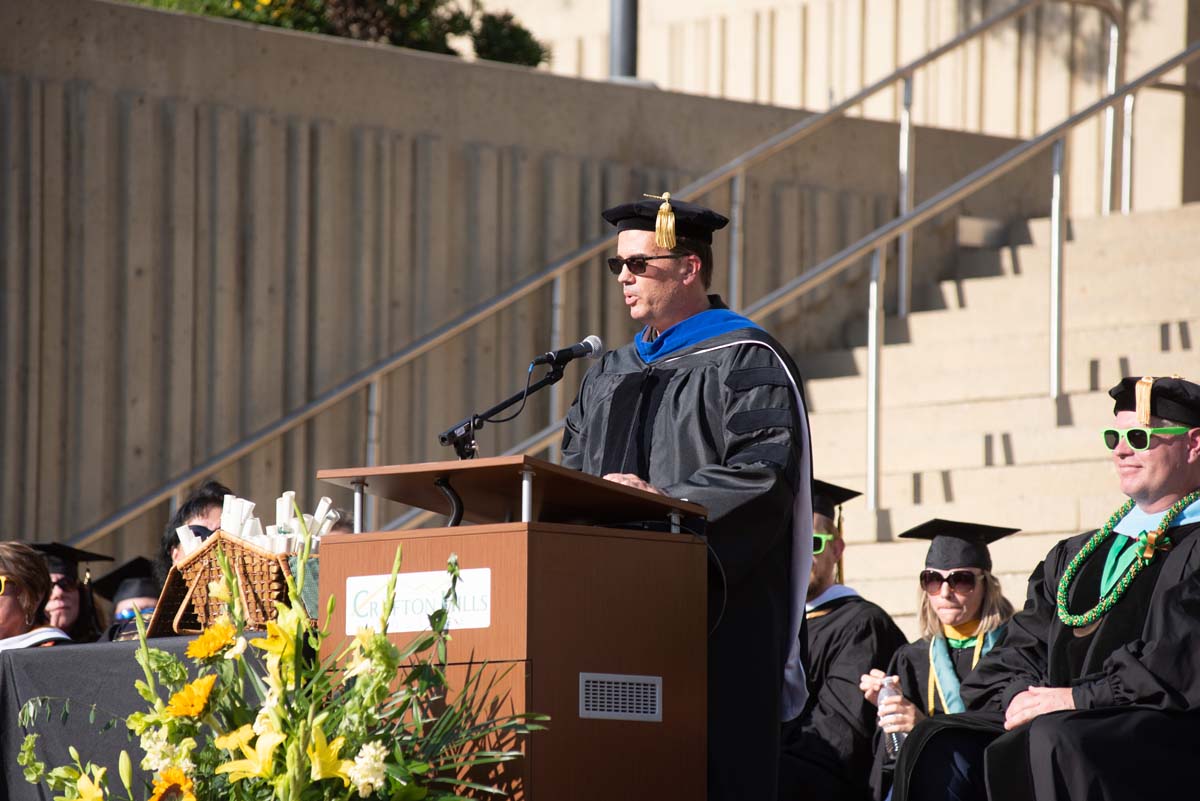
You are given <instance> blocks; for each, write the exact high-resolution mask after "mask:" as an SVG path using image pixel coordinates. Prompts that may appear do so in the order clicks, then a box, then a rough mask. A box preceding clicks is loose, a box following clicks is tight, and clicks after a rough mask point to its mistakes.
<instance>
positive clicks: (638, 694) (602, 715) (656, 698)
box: [579, 673, 662, 723]
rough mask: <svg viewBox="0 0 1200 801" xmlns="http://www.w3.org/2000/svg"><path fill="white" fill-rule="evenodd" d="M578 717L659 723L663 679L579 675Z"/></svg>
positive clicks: (613, 675)
mask: <svg viewBox="0 0 1200 801" xmlns="http://www.w3.org/2000/svg"><path fill="white" fill-rule="evenodd" d="M579 717H581V718H599V719H602V720H641V721H646V722H650V723H661V722H662V676H623V675H620V674H616V673H580V674H579Z"/></svg>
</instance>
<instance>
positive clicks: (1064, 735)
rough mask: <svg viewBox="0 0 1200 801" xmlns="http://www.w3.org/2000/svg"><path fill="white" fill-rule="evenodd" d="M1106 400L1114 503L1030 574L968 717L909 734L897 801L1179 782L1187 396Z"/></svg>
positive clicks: (1185, 749)
mask: <svg viewBox="0 0 1200 801" xmlns="http://www.w3.org/2000/svg"><path fill="white" fill-rule="evenodd" d="M1109 394H1110V395H1111V396H1112V398H1113V400H1114V401H1115V404H1114V407H1113V415H1114V419H1113V423H1112V425H1111V426H1110V427H1107V428H1105V429H1103V440H1104V444H1105V446H1106V447H1107V448H1108V449H1109V450H1110V451H1111V452H1112V460H1113V465H1114V467H1115V468H1116V473H1117V481H1118V484H1119V485H1120V489H1121V492H1122V494H1124V495H1125V496H1126V498H1127V500H1126V502H1125V503H1123V504H1122V505H1121V506H1120V508H1118V509H1117V510H1116V511H1115V512H1113V514H1112V515H1111V516H1110V517H1109V518H1108V520H1107V522H1105V524H1104V525H1103V526H1102V527H1101V528H1100V529H1098V530H1096V531H1089V532H1086V533H1084V534H1081V535H1079V536H1076V537H1072V538H1070V539H1067V540H1063V541H1062V542H1060V543H1058V545H1056V546H1055V547H1054V548H1053V549H1052V550H1051V551H1050V553H1049V554H1047V555H1046V558H1045V560H1043V562H1042V564H1041V565H1039V566H1038V567H1037V569H1036V570H1034V572H1033V575H1032V576H1031V577H1030V580H1029V590H1028V595H1027V601H1026V605H1025V609H1024V610H1022V611H1021V612H1018V613H1017V615H1016V616H1014V617H1013V619H1012V620H1011V621H1010V623H1009V635H1008V637H1007V639H1006V640H1005V642H1004V643H1003V645H1001V646H999V647H997V648H996V649H995V650H993V651H992V653H991V654H989V655H988V656H986V657H984V659H983V660H982V661H980V663H979V666H978V667H977V669H976V670H975V672H974V673H972V674H971V676H970V677H968V678H967V679H966V680H965V681H964V682H963V685H962V697H963V700H964V701H965V702H966V704H967V708H968V712H966V713H964V714H962V715H956V716H950V717H949V718H943V719H930V720H928V721H926V722H923V723H921V724H918V726H917V727H916V728H915V729H913V732H912V734H911V735H910V736H909V739H908V742H906V743H905V747H904V750H903V751H902V752H901V757H900V764H899V765H898V767H897V776H898V777H900V776H901V775H902V776H903V780H899V779H898V781H897V784H896V796H895V797H896V799H897V800H898V801H902V799H905V798H912V799H918V798H927V797H938V798H959V799H984V798H986V797H991V798H1029V799H1037V801H1049V800H1050V799H1055V800H1057V799H1067V798H1092V797H1096V798H1099V797H1104V798H1153V797H1156V796H1159V795H1163V796H1174V795H1177V794H1178V788H1179V787H1181V786H1187V785H1188V784H1190V782H1191V781H1192V779H1193V774H1194V766H1193V764H1192V763H1193V761H1194V757H1195V756H1196V753H1197V749H1196V745H1195V732H1196V731H1197V730H1198V729H1200V385H1197V384H1195V383H1193V382H1191V381H1187V380H1185V379H1182V378H1179V377H1178V376H1175V377H1171V378H1155V377H1153V376H1146V377H1143V378H1136V377H1131V378H1126V379H1124V380H1123V381H1121V383H1120V384H1118V385H1117V386H1115V387H1113V388H1112V389H1111V390H1110V391H1109ZM1150 765H1153V766H1154V767H1153V768H1152V769H1148V770H1146V769H1142V768H1143V767H1149V766H1150Z"/></svg>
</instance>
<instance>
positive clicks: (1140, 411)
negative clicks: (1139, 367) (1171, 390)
mask: <svg viewBox="0 0 1200 801" xmlns="http://www.w3.org/2000/svg"><path fill="white" fill-rule="evenodd" d="M1153 391H1154V376H1152V375H1147V376H1143V377H1142V379H1141V380H1140V381H1138V382H1137V385H1136V386H1134V388H1133V398H1134V402H1135V403H1136V404H1137V405H1136V409H1137V419H1138V423H1139V424H1140V425H1144V426H1148V425H1150V393H1151V392H1153Z"/></svg>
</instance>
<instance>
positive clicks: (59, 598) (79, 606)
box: [32, 542, 113, 643]
mask: <svg viewBox="0 0 1200 801" xmlns="http://www.w3.org/2000/svg"><path fill="white" fill-rule="evenodd" d="M32 545H33V547H34V548H35V549H36V550H38V551H41V552H42V556H43V558H44V559H45V560H46V569H47V570H48V571H50V599H49V600H48V601H46V617H47V618H48V619H49V621H50V625H51V626H54V627H55V628H59V629H62V630H63V631H65V632H66V633H67V634H68V635H70V637H71V642H76V643H83V642H95V641H96V640H98V639H100V635H101V634H103V633H104V621H103V619H102V618H101V616H100V610H99V609H98V608H97V607H96V599H95V597H94V596H93V595H92V571H91V569H90V568H85V569H84V571H83V578H82V579H80V578H79V567H80V565H81V564H82V563H85V562H86V563H94V562H111V561H112V560H113V559H112V557H111V556H105V555H104V554H102V553H93V552H91V551H84V550H81V549H79V548H73V547H71V546H70V545H64V544H63V543H61V542H35V543H32Z"/></svg>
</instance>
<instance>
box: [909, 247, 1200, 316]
mask: <svg viewBox="0 0 1200 801" xmlns="http://www.w3.org/2000/svg"><path fill="white" fill-rule="evenodd" d="M1198 249H1200V238H1198V239H1197V240H1196V242H1195V243H1192V246H1191V248H1190V250H1191V251H1192V252H1193V253H1194V252H1195V251H1196V250H1198ZM1125 265H1126V266H1127V268H1128V272H1124V273H1121V274H1118V273H1112V272H1100V271H1093V270H1091V269H1087V270H1086V271H1084V270H1083V269H1077V270H1074V271H1072V270H1070V269H1065V270H1064V271H1063V310H1064V316H1063V324H1064V326H1066V327H1067V328H1068V330H1069V329H1072V328H1091V327H1096V326H1097V323H1099V324H1104V323H1107V322H1109V321H1111V320H1113V319H1118V320H1120V321H1121V322H1123V323H1134V322H1143V321H1154V322H1157V321H1160V320H1162V319H1163V318H1164V316H1166V317H1167V319H1178V318H1180V317H1182V316H1200V299H1198V298H1197V297H1195V295H1194V294H1189V295H1188V296H1186V297H1183V296H1181V297H1178V298H1174V297H1173V298H1171V303H1170V312H1169V315H1164V308H1165V304H1164V303H1163V293H1164V291H1170V288H1171V287H1184V286H1188V285H1190V284H1192V283H1194V282H1195V280H1196V278H1197V276H1198V274H1200V271H1198V270H1197V267H1196V262H1195V258H1194V257H1193V256H1191V255H1186V254H1180V255H1178V256H1176V257H1175V258H1172V259H1161V260H1157V261H1144V262H1142V261H1130V260H1126V261H1125ZM1131 275H1136V276H1137V280H1136V281H1134V280H1130V278H1129V276H1131ZM1049 298H1050V291H1049V282H1048V278H1047V276H1046V274H1044V273H1043V274H1029V273H1026V274H1022V275H1017V276H990V277H983V278H971V279H969V280H957V279H946V280H943V281H939V282H938V283H936V284H927V285H925V286H922V287H918V288H917V289H916V290H915V291H914V293H913V309H914V310H915V311H916V312H926V311H931V312H936V311H941V310H949V309H955V310H957V309H961V310H965V311H970V312H972V313H974V314H984V315H995V314H1001V315H1004V316H1005V320H1006V321H1007V320H1012V321H1013V322H1015V323H1017V324H1018V325H1020V324H1021V323H1023V322H1030V321H1032V322H1033V323H1034V324H1035V326H1036V327H1038V328H1045V326H1046V325H1047V319H1048V315H1049V312H1048V309H1049V307H1050V306H1049V303H1050V300H1049ZM920 316H921V315H920V314H916V315H914V318H913V319H919V317H920ZM1021 327H1024V326H1021ZM912 335H913V336H915V335H916V334H915V333H914V334H912Z"/></svg>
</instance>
